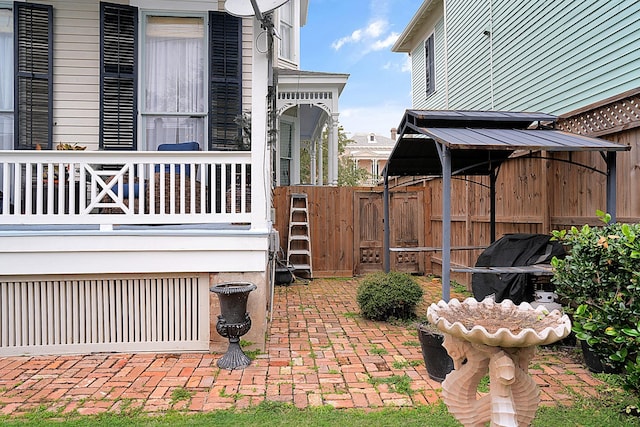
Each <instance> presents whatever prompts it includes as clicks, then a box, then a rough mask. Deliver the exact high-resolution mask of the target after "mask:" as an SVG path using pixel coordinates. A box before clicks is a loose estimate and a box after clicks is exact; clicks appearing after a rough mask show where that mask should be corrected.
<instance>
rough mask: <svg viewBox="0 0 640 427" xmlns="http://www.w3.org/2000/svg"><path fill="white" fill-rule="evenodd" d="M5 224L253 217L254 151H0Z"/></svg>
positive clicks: (0, 217) (0, 214) (0, 218)
mask: <svg viewBox="0 0 640 427" xmlns="http://www.w3.org/2000/svg"><path fill="white" fill-rule="evenodd" d="M0 191H1V192H2V193H1V195H2V198H1V199H0V200H1V201H0V224H100V225H109V224H188V223H231V222H233V223H250V222H251V153H250V152H184V151H153V152H106V151H0Z"/></svg>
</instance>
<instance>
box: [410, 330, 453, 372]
mask: <svg viewBox="0 0 640 427" xmlns="http://www.w3.org/2000/svg"><path fill="white" fill-rule="evenodd" d="M418 338H419V339H420V346H421V348H422V357H423V358H424V364H425V365H426V367H427V373H428V374H429V378H431V379H432V380H434V381H438V382H442V381H444V379H445V378H446V376H447V374H448V373H449V372H451V371H452V370H453V359H451V357H450V356H449V353H447V350H446V349H445V348H444V347H443V346H442V342H443V341H444V336H443V335H442V333H441V332H437V331H433V330H432V329H430V327H429V325H425V324H423V323H422V324H420V325H418Z"/></svg>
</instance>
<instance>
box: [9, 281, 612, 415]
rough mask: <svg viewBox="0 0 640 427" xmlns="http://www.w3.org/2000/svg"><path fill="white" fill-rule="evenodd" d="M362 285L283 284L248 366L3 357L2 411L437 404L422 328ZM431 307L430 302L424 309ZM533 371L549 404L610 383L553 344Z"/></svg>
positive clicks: (205, 357) (196, 357) (151, 357)
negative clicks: (262, 348) (385, 307)
mask: <svg viewBox="0 0 640 427" xmlns="http://www.w3.org/2000/svg"><path fill="white" fill-rule="evenodd" d="M420 280H421V281H422V282H423V283H424V287H425V291H426V294H425V301H428V302H429V303H430V302H435V301H437V300H438V299H439V297H438V295H439V292H440V289H439V284H438V283H437V282H430V281H429V280H428V279H426V278H420ZM356 288H357V281H356V280H355V279H352V280H346V279H345V280H332V279H316V280H314V281H312V282H310V283H309V284H308V285H305V284H294V285H291V286H286V287H281V286H279V287H276V289H275V298H274V310H273V321H272V322H271V325H270V334H269V337H268V343H267V350H266V352H265V353H263V354H260V355H258V356H257V358H256V359H255V361H254V362H253V363H252V365H251V366H249V367H248V368H246V369H244V370H236V371H223V370H220V369H218V367H217V366H216V360H217V359H218V358H219V357H220V356H221V355H220V354H208V353H184V354H92V355H85V356H82V355H73V356H50V357H41V356H38V357H5V358H0V413H2V414H15V415H18V414H22V413H24V412H27V411H30V410H32V409H34V408H36V407H43V406H44V407H46V408H48V409H49V410H60V411H62V412H63V413H67V412H70V411H74V410H77V411H78V413H80V414H96V413H101V412H106V411H111V412H118V411H122V410H123V409H132V408H142V409H143V410H144V411H147V412H159V411H164V410H167V409H170V408H174V409H183V410H186V411H192V412H200V411H213V410H216V409H230V408H238V409H241V408H246V407H248V406H251V405H257V404H259V403H260V402H261V401H263V400H274V401H280V402H288V403H292V404H294V405H296V406H298V407H306V406H319V405H332V406H334V407H336V408H378V407H383V406H411V405H420V404H429V403H434V402H437V401H438V400H439V398H440V397H439V392H440V383H438V382H435V381H433V380H431V379H430V378H429V377H428V375H427V372H426V368H425V366H424V363H423V362H422V354H421V351H420V346H419V343H418V337H417V334H416V331H415V330H414V328H412V327H409V328H407V327H404V326H394V325H391V324H388V323H384V322H371V321H367V320H364V319H362V318H361V317H359V316H358V311H359V309H358V306H357V303H356V301H355V293H356ZM452 296H453V297H455V296H456V294H455V293H453V295H452ZM425 310H426V303H425V304H424V305H423V306H421V308H420V311H421V313H422V312H423V311H425ZM214 333H215V332H214ZM530 372H531V373H532V375H533V377H534V379H535V381H536V382H537V384H538V385H539V386H540V392H541V400H542V404H543V405H554V404H556V403H571V401H572V399H573V398H574V397H573V396H576V395H578V396H579V395H584V396H588V395H593V394H594V393H596V387H595V386H597V385H598V384H600V382H599V381H598V380H597V379H595V378H593V377H592V376H591V375H590V373H589V371H588V370H587V369H586V368H585V367H584V366H583V365H582V364H581V363H579V362H576V360H575V357H572V356H571V354H570V353H557V352H553V351H551V350H550V349H541V350H540V351H539V352H538V355H537V356H536V357H535V359H534V360H533V362H532V364H531V369H530ZM392 375H399V376H403V375H407V376H408V377H409V378H410V379H411V389H412V390H413V391H414V392H413V393H412V394H411V395H408V394H403V393H398V392H396V391H395V390H394V388H393V386H392V385H388V384H382V383H378V384H377V385H374V384H373V383H374V382H375V381H372V379H375V378H378V377H389V376H392ZM175 390H178V392H176V391H175ZM185 390H186V391H188V392H189V393H184V391H185ZM185 395H190V397H185Z"/></svg>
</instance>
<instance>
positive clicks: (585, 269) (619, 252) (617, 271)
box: [552, 212, 640, 390]
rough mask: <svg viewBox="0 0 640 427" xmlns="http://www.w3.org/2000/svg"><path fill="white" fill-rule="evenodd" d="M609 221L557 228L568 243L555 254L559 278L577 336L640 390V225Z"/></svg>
mask: <svg viewBox="0 0 640 427" xmlns="http://www.w3.org/2000/svg"><path fill="white" fill-rule="evenodd" d="M598 215H599V216H600V218H601V219H602V220H603V222H604V223H605V225H604V226H601V227H589V226H588V225H585V226H583V227H582V228H580V229H578V228H576V227H572V228H571V230H569V231H568V232H567V231H566V230H562V231H554V232H553V236H554V238H556V239H558V240H560V241H561V242H563V243H564V244H565V245H566V246H567V249H568V251H567V256H566V257H565V258H564V259H557V258H554V259H553V260H552V265H553V267H554V269H555V271H554V276H553V279H552V280H553V283H555V284H556V292H557V293H558V295H559V296H560V297H561V298H562V299H564V300H566V301H568V302H569V307H568V310H567V311H568V312H570V313H572V314H573V331H574V332H575V334H576V338H578V339H580V340H583V341H586V342H587V344H589V346H590V347H591V348H592V349H593V350H594V352H595V353H596V354H598V355H599V356H600V358H601V360H603V361H605V362H606V363H608V364H610V365H612V366H613V367H614V368H621V369H624V370H625V371H626V382H627V385H628V386H629V387H630V388H632V389H636V390H638V389H640V224H618V223H614V224H611V223H610V220H611V217H610V216H609V215H608V214H604V213H602V212H598Z"/></svg>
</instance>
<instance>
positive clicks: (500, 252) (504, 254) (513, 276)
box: [471, 234, 564, 304]
mask: <svg viewBox="0 0 640 427" xmlns="http://www.w3.org/2000/svg"><path fill="white" fill-rule="evenodd" d="M554 256H558V257H562V256H564V248H563V247H562V244H561V243H559V242H556V241H551V236H549V235H547V234H505V235H504V236H503V237H501V238H500V239H499V240H496V241H495V242H494V243H492V244H491V246H489V247H488V248H487V249H485V250H484V252H482V254H480V256H479V257H478V261H476V267H515V266H524V265H533V264H542V263H548V262H550V261H551V258H553V257H554ZM527 276H528V275H527V274H523V273H503V274H488V273H473V275H472V276H471V288H472V291H473V296H474V298H475V299H477V300H478V301H482V300H483V299H484V298H486V297H487V296H489V295H492V294H495V300H496V302H500V301H502V300H504V299H510V300H512V301H513V302H514V303H515V304H520V303H521V302H524V301H527V300H529V298H528V296H527Z"/></svg>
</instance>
